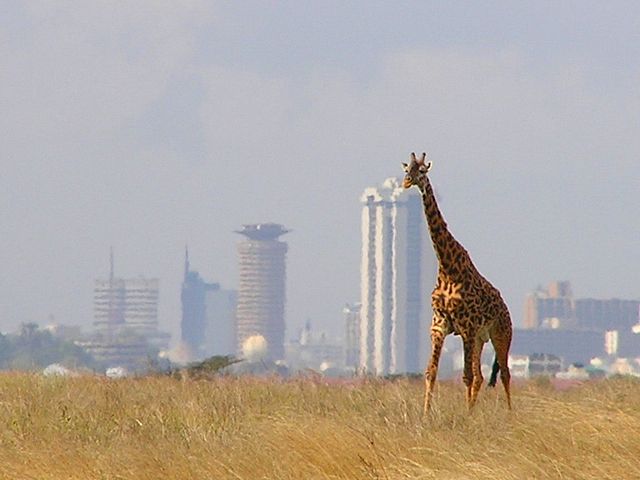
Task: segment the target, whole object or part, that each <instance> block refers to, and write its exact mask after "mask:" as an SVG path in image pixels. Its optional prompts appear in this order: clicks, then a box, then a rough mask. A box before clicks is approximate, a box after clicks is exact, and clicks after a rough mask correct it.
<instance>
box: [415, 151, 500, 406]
mask: <svg viewBox="0 0 640 480" xmlns="http://www.w3.org/2000/svg"><path fill="white" fill-rule="evenodd" d="M425 157H426V155H425V154H423V156H422V159H421V160H418V159H417V158H416V156H415V154H411V163H410V164H409V165H406V164H405V172H406V176H405V179H404V187H405V188H410V187H411V186H413V185H417V186H418V187H419V188H420V191H421V193H422V200H423V205H424V211H425V216H426V218H427V224H428V226H429V233H430V236H431V240H432V242H433V246H434V249H435V251H436V256H437V258H438V278H437V282H436V286H435V288H434V289H433V292H432V294H431V306H432V309H433V320H432V324H431V358H430V360H429V364H428V365H427V368H426V370H425V384H426V385H425V387H426V388H425V398H424V411H425V413H427V412H428V411H429V408H430V403H431V396H432V392H433V387H434V384H435V380H436V377H437V373H438V363H439V360H440V354H441V352H442V347H443V343H444V339H445V337H446V336H447V335H449V334H451V333H453V334H454V335H459V336H460V337H461V339H462V344H463V349H464V372H463V381H464V383H465V385H466V387H467V391H466V398H467V404H468V406H469V408H471V407H473V405H474V404H475V402H476V399H477V396H478V392H479V391H480V388H481V386H482V382H483V377H482V371H481V355H482V349H483V347H484V344H485V343H486V342H487V341H489V340H491V343H492V344H493V346H494V349H495V351H496V362H495V365H494V372H495V374H492V382H491V383H490V385H492V383H494V382H495V376H496V375H497V373H498V371H499V372H500V378H501V380H502V384H503V386H504V389H505V393H506V396H507V404H508V406H509V408H511V394H510V374H509V366H508V363H507V361H508V357H509V348H510V346H511V337H512V326H511V317H510V315H509V310H508V308H507V305H506V304H505V302H504V300H503V299H502V296H501V295H500V292H499V291H498V289H496V288H495V287H494V286H493V285H492V284H491V283H490V282H489V281H488V280H487V279H486V278H484V277H483V276H482V275H481V274H480V272H478V270H477V269H476V267H475V265H474V264H473V262H472V261H471V257H470V256H469V254H468V252H467V251H466V250H465V249H464V247H463V246H462V245H461V244H460V243H459V242H458V241H457V240H456V239H455V238H454V237H453V235H452V234H451V233H450V232H449V229H448V228H447V224H446V222H445V221H444V218H443V217H442V214H441V213H440V210H439V208H438V204H437V202H436V198H435V195H434V193H433V189H432V187H431V183H430V181H429V179H428V177H427V172H428V171H429V169H430V167H431V162H429V163H428V164H425ZM492 386H493V385H492Z"/></svg>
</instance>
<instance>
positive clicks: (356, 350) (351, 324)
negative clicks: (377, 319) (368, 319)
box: [342, 303, 362, 371]
mask: <svg viewBox="0 0 640 480" xmlns="http://www.w3.org/2000/svg"><path fill="white" fill-rule="evenodd" d="M361 309H362V305H361V304H360V303H353V304H350V303H347V304H346V305H345V306H344V308H343V309H342V313H343V314H344V323H345V337H344V338H345V340H344V356H345V360H344V361H345V366H346V367H347V368H349V369H353V370H354V371H355V370H357V369H358V366H359V365H360V311H361Z"/></svg>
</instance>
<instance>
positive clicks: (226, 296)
mask: <svg viewBox="0 0 640 480" xmlns="http://www.w3.org/2000/svg"><path fill="white" fill-rule="evenodd" d="M235 296H236V293H235V291H232V290H224V289H222V288H221V287H220V285H219V284H218V283H209V282H205V281H204V280H203V279H202V277H201V276H200V274H199V273H198V272H197V271H195V270H192V269H191V265H190V263H189V252H188V250H185V268H184V281H183V282H182V294H181V300H182V321H181V323H180V327H181V339H182V342H183V345H184V346H185V347H187V352H188V354H189V356H190V360H201V359H203V358H206V357H211V356H213V355H233V354H235V352H236V331H235Z"/></svg>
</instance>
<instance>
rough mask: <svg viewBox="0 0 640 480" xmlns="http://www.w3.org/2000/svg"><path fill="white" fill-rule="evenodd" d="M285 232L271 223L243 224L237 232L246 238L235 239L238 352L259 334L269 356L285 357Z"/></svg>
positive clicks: (279, 226)
mask: <svg viewBox="0 0 640 480" xmlns="http://www.w3.org/2000/svg"><path fill="white" fill-rule="evenodd" d="M287 232H288V230H286V229H285V228H284V227H283V226H282V225H277V224H274V223H261V224H255V225H244V226H243V228H242V230H239V231H237V232H236V233H240V234H241V235H243V236H244V237H245V239H244V240H242V241H240V242H238V267H239V284H238V305H237V310H236V321H237V325H236V327H237V343H236V349H237V352H238V354H241V353H242V347H243V344H244V342H245V341H246V340H247V339H248V338H250V337H253V336H262V337H264V339H265V340H266V342H267V355H268V357H270V358H271V359H272V360H282V359H284V333H285V320H284V308H285V277H286V269H285V257H286V253H287V244H286V243H285V242H282V241H280V240H279V237H280V236H281V235H284V234H285V233H287Z"/></svg>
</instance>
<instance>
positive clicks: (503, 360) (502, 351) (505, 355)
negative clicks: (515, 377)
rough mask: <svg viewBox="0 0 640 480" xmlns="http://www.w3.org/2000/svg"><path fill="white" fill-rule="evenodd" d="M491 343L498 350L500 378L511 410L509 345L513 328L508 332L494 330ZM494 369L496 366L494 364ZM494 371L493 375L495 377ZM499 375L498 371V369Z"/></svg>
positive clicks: (497, 359)
mask: <svg viewBox="0 0 640 480" xmlns="http://www.w3.org/2000/svg"><path fill="white" fill-rule="evenodd" d="M491 343H492V344H493V348H494V349H495V351H496V362H497V363H498V369H499V371H500V380H501V381H502V386H503V387H504V393H505V394H506V396H507V405H508V406H509V410H511V373H510V372H509V347H510V346H511V330H508V331H506V332H494V333H493V334H492V335H491ZM493 368H494V370H493V371H496V367H495V364H494V367H493ZM493 371H492V373H491V377H492V378H493ZM496 375H497V371H496Z"/></svg>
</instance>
